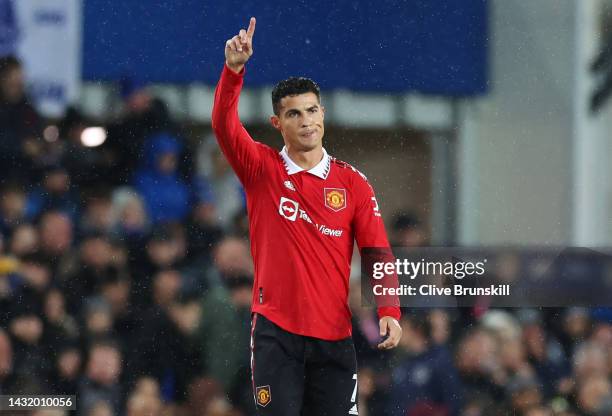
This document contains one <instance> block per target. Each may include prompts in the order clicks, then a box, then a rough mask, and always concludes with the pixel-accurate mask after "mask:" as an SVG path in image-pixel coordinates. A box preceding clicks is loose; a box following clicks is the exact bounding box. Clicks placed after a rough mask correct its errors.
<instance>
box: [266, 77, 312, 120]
mask: <svg viewBox="0 0 612 416" xmlns="http://www.w3.org/2000/svg"><path fill="white" fill-rule="evenodd" d="M308 92H312V93H314V94H315V95H316V96H317V99H318V100H319V101H321V90H320V89H319V86H318V85H317V83H316V82H314V81H313V80H311V79H310V78H304V77H291V78H287V79H285V80H282V81H280V82H279V83H278V84H276V85H275V86H274V88H273V89H272V108H273V109H274V114H276V115H277V116H278V115H279V114H280V101H281V100H282V99H283V98H285V97H287V96H290V95H299V94H306V93H308Z"/></svg>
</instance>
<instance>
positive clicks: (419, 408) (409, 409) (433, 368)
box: [387, 313, 463, 416]
mask: <svg viewBox="0 0 612 416" xmlns="http://www.w3.org/2000/svg"><path fill="white" fill-rule="evenodd" d="M401 325H402V332H403V333H404V334H405V335H404V336H403V337H402V339H401V340H400V350H399V351H398V354H400V357H401V358H400V362H399V364H397V365H395V366H394V368H393V380H394V383H393V385H392V386H391V392H390V397H389V403H388V405H389V407H388V410H387V414H389V415H398V416H400V415H401V416H412V415H415V416H416V415H422V414H435V415H440V416H450V415H459V414H460V413H459V412H460V411H461V408H462V405H463V386H462V384H461V381H460V379H459V376H458V374H457V372H456V370H455V369H454V366H453V360H452V355H451V353H450V351H449V350H448V348H447V347H446V345H436V344H435V343H434V342H433V341H432V339H431V323H430V321H429V317H428V316H427V315H425V314H416V313H412V314H406V315H404V316H403V317H402V319H401ZM402 355H403V357H402ZM427 409H429V410H428V411H427ZM424 412H425V413H424Z"/></svg>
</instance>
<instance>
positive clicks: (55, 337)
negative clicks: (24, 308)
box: [43, 287, 79, 355]
mask: <svg viewBox="0 0 612 416" xmlns="http://www.w3.org/2000/svg"><path fill="white" fill-rule="evenodd" d="M43 307H44V309H43V313H44V315H43V319H44V324H45V333H44V344H45V345H46V346H47V348H48V349H49V352H50V355H52V352H53V351H58V350H59V348H60V346H61V345H62V344H64V343H66V342H73V341H76V340H77V339H78V338H79V327H78V323H77V321H76V319H74V317H73V316H72V315H70V314H68V311H67V310H66V299H65V297H64V294H63V293H62V291H61V290H59V288H57V287H53V288H51V289H50V290H48V291H47V293H46V294H45V300H44V305H43Z"/></svg>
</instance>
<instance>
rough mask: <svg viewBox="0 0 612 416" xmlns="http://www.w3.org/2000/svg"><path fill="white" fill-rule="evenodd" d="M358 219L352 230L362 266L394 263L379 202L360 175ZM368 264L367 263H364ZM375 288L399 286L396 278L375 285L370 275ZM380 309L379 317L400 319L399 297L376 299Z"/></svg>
mask: <svg viewBox="0 0 612 416" xmlns="http://www.w3.org/2000/svg"><path fill="white" fill-rule="evenodd" d="M355 182H356V183H355V191H356V192H355V196H354V198H355V201H356V205H355V215H354V218H353V228H354V230H355V239H356V240H357V245H358V246H359V251H360V253H361V257H362V263H364V264H369V265H371V264H373V263H374V262H377V261H382V262H395V257H394V256H393V253H392V251H391V248H390V247H389V240H388V239H387V233H386V231H385V223H384V222H383V219H382V215H381V213H380V209H379V207H378V201H377V200H376V196H375V195H374V189H373V188H372V186H371V185H370V184H369V183H368V181H367V180H366V179H365V178H364V177H363V176H362V175H361V173H359V177H358V178H357V180H356V181H355ZM364 260H365V261H364ZM368 275H369V276H370V279H371V283H372V284H382V285H383V286H384V287H394V288H397V286H398V279H397V274H396V273H393V274H392V275H387V276H386V277H385V278H384V279H383V280H381V281H374V279H373V274H372V273H369V272H368ZM376 303H377V305H378V317H379V318H382V317H383V316H391V317H393V318H395V319H398V320H399V319H400V316H401V312H400V308H399V305H400V304H399V298H398V297H397V296H376Z"/></svg>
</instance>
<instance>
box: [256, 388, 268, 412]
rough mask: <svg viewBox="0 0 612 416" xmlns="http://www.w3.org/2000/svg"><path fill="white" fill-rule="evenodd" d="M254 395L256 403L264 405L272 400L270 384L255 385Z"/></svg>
mask: <svg viewBox="0 0 612 416" xmlns="http://www.w3.org/2000/svg"><path fill="white" fill-rule="evenodd" d="M255 397H256V398H257V404H258V405H260V406H261V407H266V406H267V405H268V404H269V403H270V402H271V401H272V392H271V391H270V386H257V388H256V389H255Z"/></svg>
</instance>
